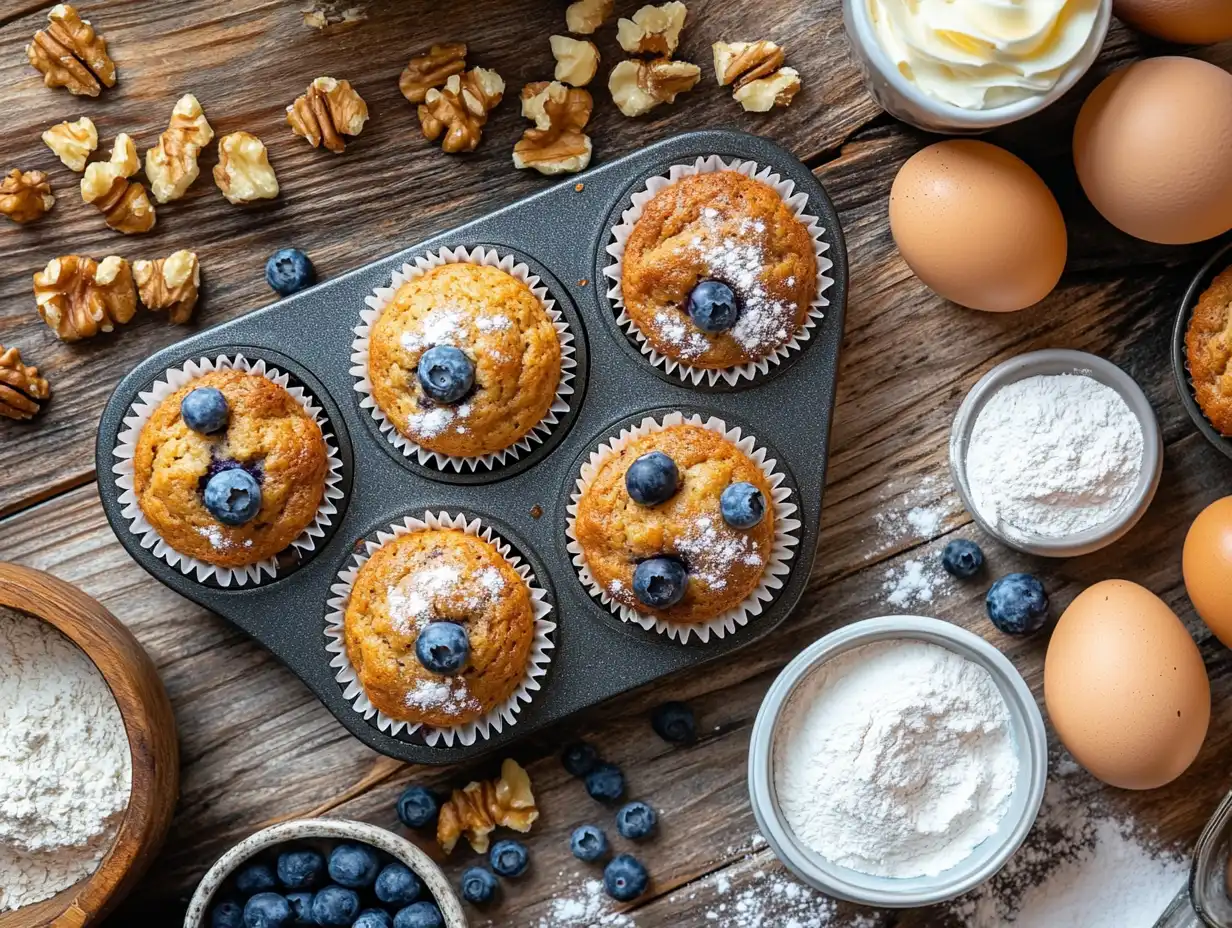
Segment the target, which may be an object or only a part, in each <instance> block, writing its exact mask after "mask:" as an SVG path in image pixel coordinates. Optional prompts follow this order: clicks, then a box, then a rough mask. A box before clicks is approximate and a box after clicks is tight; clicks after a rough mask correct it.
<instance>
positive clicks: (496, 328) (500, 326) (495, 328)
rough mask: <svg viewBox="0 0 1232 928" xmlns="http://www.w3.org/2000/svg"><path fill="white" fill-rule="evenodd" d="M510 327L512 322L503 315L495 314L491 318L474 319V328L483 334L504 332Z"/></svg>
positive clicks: (479, 317) (480, 317) (478, 317)
mask: <svg viewBox="0 0 1232 928" xmlns="http://www.w3.org/2000/svg"><path fill="white" fill-rule="evenodd" d="M512 327H513V321H512V320H511V319H510V318H509V317H508V316H506V315H504V314H503V313H497V314H496V315H493V316H476V317H475V328H477V329H478V330H479V331H480V332H483V333H484V334H487V333H488V332H505V331H507V330H509V329H510V328H512Z"/></svg>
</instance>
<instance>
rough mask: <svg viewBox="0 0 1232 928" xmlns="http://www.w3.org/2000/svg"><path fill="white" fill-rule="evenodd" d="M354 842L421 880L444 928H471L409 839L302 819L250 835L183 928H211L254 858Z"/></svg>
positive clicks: (211, 875) (206, 885)
mask: <svg viewBox="0 0 1232 928" xmlns="http://www.w3.org/2000/svg"><path fill="white" fill-rule="evenodd" d="M321 840H324V841H356V842H359V843H360V844H370V845H372V846H373V847H374V848H376V849H377V850H379V851H384V852H385V853H386V854H388V855H390V856H391V857H393V858H395V859H396V860H400V861H402V863H404V864H406V865H407V866H408V867H410V868H411V871H412V872H413V873H414V874H415V875H416V876H417V877H419V879H420V880H422V881H423V884H424V886H425V888H427V890H428V892H429V893H431V894H432V898H433V899H434V900H435V901H436V905H437V907H438V908H439V909H440V910H441V915H443V916H444V918H445V928H467V924H466V915H465V914H464V913H463V911H462V903H461V902H459V901H458V897H457V896H456V895H455V894H454V891H453V887H452V886H450V885H449V880H448V878H447V877H446V876H445V874H444V873H443V872H442V871H441V868H440V867H438V866H437V865H436V864H435V863H434V862H433V861H432V858H430V857H429V856H428V855H427V854H425V853H424V852H423V851H421V850H420V849H419V848H417V847H416V846H415V845H414V844H412V843H411V842H410V841H407V840H406V839H405V838H399V837H398V836H397V835H396V834H394V833H393V832H391V831H386V830H385V829H384V828H379V827H378V826H376V825H370V824H368V823H367V822H354V821H349V820H347V819H337V818H302V819H295V820H293V821H290V822H280V823H279V824H277V825H271V826H270V827H269V828H263V829H261V830H260V831H258V832H256V833H255V834H252V835H249V836H248V837H247V838H245V839H244V840H243V841H241V842H240V843H239V844H237V845H236V846H235V847H233V848H231V850H229V851H227V853H225V854H223V855H222V857H220V858H218V862H217V863H215V864H214V866H212V867H210V869H209V870H208V871H206V874H205V876H203V877H202V878H201V882H200V883H199V884H197V891H196V892H195V893H193V897H192V899H191V901H190V902H189V903H188V912H187V913H186V914H185V916H184V928H207V926H208V925H209V920H208V918H209V912H210V902H211V901H212V900H213V898H214V894H215V893H217V892H218V890H219V889H220V888H221V887H222V885H223V884H224V883H226V881H227V878H228V877H230V876H231V874H232V873H234V872H235V871H236V870H238V869H239V867H240V865H241V864H243V863H244V862H245V861H246V860H248V859H249V858H250V857H253V856H255V855H257V854H259V853H261V852H262V851H267V850H269V849H270V848H273V847H277V846H278V845H280V844H297V843H308V844H311V843H313V842H314V841H321Z"/></svg>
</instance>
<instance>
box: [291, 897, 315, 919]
mask: <svg viewBox="0 0 1232 928" xmlns="http://www.w3.org/2000/svg"><path fill="white" fill-rule="evenodd" d="M287 904H288V905H289V906H291V917H292V919H293V921H292V922H291V924H292V925H311V924H312V893H287Z"/></svg>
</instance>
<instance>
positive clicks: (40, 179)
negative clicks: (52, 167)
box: [0, 168, 56, 222]
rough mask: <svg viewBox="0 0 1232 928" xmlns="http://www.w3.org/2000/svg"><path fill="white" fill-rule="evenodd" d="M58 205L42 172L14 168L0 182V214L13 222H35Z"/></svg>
mask: <svg viewBox="0 0 1232 928" xmlns="http://www.w3.org/2000/svg"><path fill="white" fill-rule="evenodd" d="M55 203H56V197H55V194H53V193H52V192H51V184H50V183H48V181H47V175H46V174H44V173H43V172H42V171H22V170H21V169H20V168H13V170H11V171H9V173H8V175H7V176H6V177H5V178H4V179H3V180H0V213H3V214H4V215H5V216H8V217H9V219H11V220H13V222H33V221H34V220H36V219H38V218H40V217H42V216H44V215H46V213H47V211H48V210H50V209H51V208H52V207H53V206H54V205H55Z"/></svg>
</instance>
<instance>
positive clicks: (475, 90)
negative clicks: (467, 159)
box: [419, 68, 505, 154]
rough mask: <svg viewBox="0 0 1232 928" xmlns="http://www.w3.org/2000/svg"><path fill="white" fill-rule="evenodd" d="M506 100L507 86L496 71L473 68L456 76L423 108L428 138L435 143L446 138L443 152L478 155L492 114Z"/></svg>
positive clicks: (422, 119)
mask: <svg viewBox="0 0 1232 928" xmlns="http://www.w3.org/2000/svg"><path fill="white" fill-rule="evenodd" d="M504 96H505V82H504V81H503V80H501V76H500V75H499V74H497V73H496V72H495V71H489V70H488V69H487V68H471V70H469V71H467V72H466V73H465V74H454V75H453V76H452V77H450V78H449V80H447V81H446V82H445V86H444V87H441V88H439V89H438V88H436V87H433V88H432V89H430V90H429V91H428V92H427V93H426V94H425V95H424V102H423V103H421V104H420V105H419V124H420V126H421V127H422V128H423V134H424V138H426V139H427V140H428V141H429V142H435V141H436V140H437V139H439V138H440V137H441V135H442V134H444V136H445V138H444V141H442V142H441V148H442V149H443V150H444V151H446V152H448V153H450V154H456V153H458V152H462V151H474V150H475V149H476V148H477V147H478V146H479V140H480V139H481V138H482V137H483V127H484V126H485V125H486V124H487V122H488V114H489V113H490V112H491V111H492V110H493V109H494V108H495V107H496V106H497V105H498V104H499V103H500V102H501V100H503V99H504Z"/></svg>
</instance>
